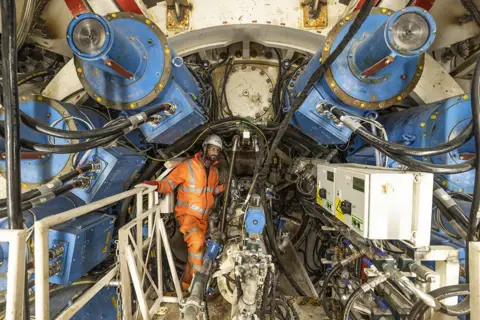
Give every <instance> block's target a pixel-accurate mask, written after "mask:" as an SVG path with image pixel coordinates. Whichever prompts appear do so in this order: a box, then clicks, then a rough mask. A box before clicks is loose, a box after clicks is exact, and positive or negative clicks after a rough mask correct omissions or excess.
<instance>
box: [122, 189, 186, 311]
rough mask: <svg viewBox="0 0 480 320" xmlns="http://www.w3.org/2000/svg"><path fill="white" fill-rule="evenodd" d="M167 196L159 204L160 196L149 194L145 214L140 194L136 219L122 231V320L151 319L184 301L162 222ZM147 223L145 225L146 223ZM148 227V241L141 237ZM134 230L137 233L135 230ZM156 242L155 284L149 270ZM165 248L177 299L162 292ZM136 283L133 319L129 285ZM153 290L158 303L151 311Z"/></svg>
mask: <svg viewBox="0 0 480 320" xmlns="http://www.w3.org/2000/svg"><path fill="white" fill-rule="evenodd" d="M172 196H173V195H171V194H170V195H168V196H167V197H166V198H164V199H162V200H161V201H160V202H159V198H158V194H157V193H149V194H148V209H147V210H146V211H145V212H143V201H142V200H143V199H142V195H141V194H137V217H136V218H135V219H133V220H132V221H130V222H129V223H128V224H126V225H125V226H123V227H122V228H120V230H119V232H118V239H119V242H118V246H119V261H120V282H121V291H122V313H123V319H126V320H129V319H133V316H134V317H135V319H137V318H138V312H140V313H141V315H142V318H143V319H144V320H148V319H151V318H152V317H153V315H154V314H155V312H156V311H157V309H158V308H159V306H160V304H161V303H179V302H180V299H181V298H182V289H181V285H180V280H179V278H178V274H177V271H176V269H175V262H174V260H173V254H172V250H171V248H170V243H169V241H168V236H167V231H166V228H165V223H164V221H163V218H162V214H163V213H171V212H162V211H163V210H162V208H164V206H163V204H162V202H168V201H171V199H169V197H172ZM145 222H146V223H145ZM144 226H147V230H148V237H147V238H144V236H143V234H142V230H143V227H144ZM134 228H135V230H134ZM154 240H155V243H156V245H155V247H156V260H157V261H156V264H157V281H156V282H155V281H154V280H153V278H152V275H151V274H150V272H149V271H148V269H147V265H148V263H149V259H150V253H151V249H152V246H153V243H154V242H153V241H154ZM162 244H163V246H164V248H165V253H166V256H167V260H168V265H169V268H170V272H171V275H172V279H173V283H174V286H175V293H176V297H175V296H173V297H172V296H168V297H167V296H165V293H164V292H163V278H162V276H163V264H162ZM145 250H146V252H147V254H146V257H145V261H144V260H143V257H144V251H145ZM145 277H146V278H147V279H148V280H149V282H150V285H149V286H147V287H148V289H147V290H146V291H144V288H145ZM131 282H132V283H133V288H134V291H135V295H136V297H137V302H138V305H139V308H138V309H137V312H136V313H135V314H134V315H132V308H131V306H132V298H131V297H132V292H131V291H132V290H131V285H130V283H131ZM152 289H153V290H154V293H155V294H156V297H157V298H156V299H155V301H154V303H153V305H152V306H151V307H150V308H149V307H148V303H147V299H148V295H149V292H150V291H151V290H152Z"/></svg>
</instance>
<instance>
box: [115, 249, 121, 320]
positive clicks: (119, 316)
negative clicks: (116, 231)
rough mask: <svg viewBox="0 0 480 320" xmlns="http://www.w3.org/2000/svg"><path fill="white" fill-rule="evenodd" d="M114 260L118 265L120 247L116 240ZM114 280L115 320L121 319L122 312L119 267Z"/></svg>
mask: <svg viewBox="0 0 480 320" xmlns="http://www.w3.org/2000/svg"><path fill="white" fill-rule="evenodd" d="M114 243H115V260H116V263H117V264H118V265H120V258H119V257H120V249H119V245H118V240H115V242H114ZM115 281H116V283H117V284H118V285H117V286H116V287H115V291H116V292H117V320H121V319H122V313H121V312H120V310H121V306H122V298H121V292H122V290H121V288H120V268H118V271H117V274H116V275H115Z"/></svg>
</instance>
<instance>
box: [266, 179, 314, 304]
mask: <svg viewBox="0 0 480 320" xmlns="http://www.w3.org/2000/svg"><path fill="white" fill-rule="evenodd" d="M259 191H260V197H261V200H262V204H263V210H264V211H265V220H266V223H265V232H266V233H267V238H268V240H269V241H270V247H271V249H272V252H273V254H274V256H275V257H276V259H277V262H278V267H279V269H280V271H281V272H282V273H283V274H284V276H285V278H287V280H288V281H289V282H290V284H291V285H292V287H293V288H294V289H295V291H296V292H297V293H298V294H299V295H301V296H305V292H304V291H303V290H302V288H300V286H299V285H298V283H297V282H296V281H295V279H293V277H292V275H291V273H290V272H288V271H287V269H286V267H285V264H284V262H283V260H281V259H280V256H281V253H280V250H279V249H278V244H277V240H276V238H275V230H274V227H273V220H272V213H271V210H270V207H269V205H268V202H267V195H266V191H265V188H260V190H259Z"/></svg>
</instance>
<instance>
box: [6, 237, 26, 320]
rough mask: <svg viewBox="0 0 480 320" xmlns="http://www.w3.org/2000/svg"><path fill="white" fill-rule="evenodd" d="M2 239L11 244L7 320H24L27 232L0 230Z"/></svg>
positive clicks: (9, 250) (9, 249) (9, 251)
mask: <svg viewBox="0 0 480 320" xmlns="http://www.w3.org/2000/svg"><path fill="white" fill-rule="evenodd" d="M0 239H2V240H1V241H2V242H8V244H9V247H8V272H7V293H6V296H5V300H6V302H7V308H6V314H5V320H16V319H22V318H23V302H24V289H25V249H26V240H27V232H26V230H0Z"/></svg>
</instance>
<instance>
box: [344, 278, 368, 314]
mask: <svg viewBox="0 0 480 320" xmlns="http://www.w3.org/2000/svg"><path fill="white" fill-rule="evenodd" d="M364 293H365V291H364V289H363V288H362V286H359V287H358V288H357V289H355V291H353V293H352V294H351V295H350V297H349V298H348V300H347V303H346V304H345V308H344V309H343V320H349V319H350V311H351V310H352V309H353V305H354V304H355V302H356V300H357V299H358V298H359V297H360V296H361V295H362V294H364Z"/></svg>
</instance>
